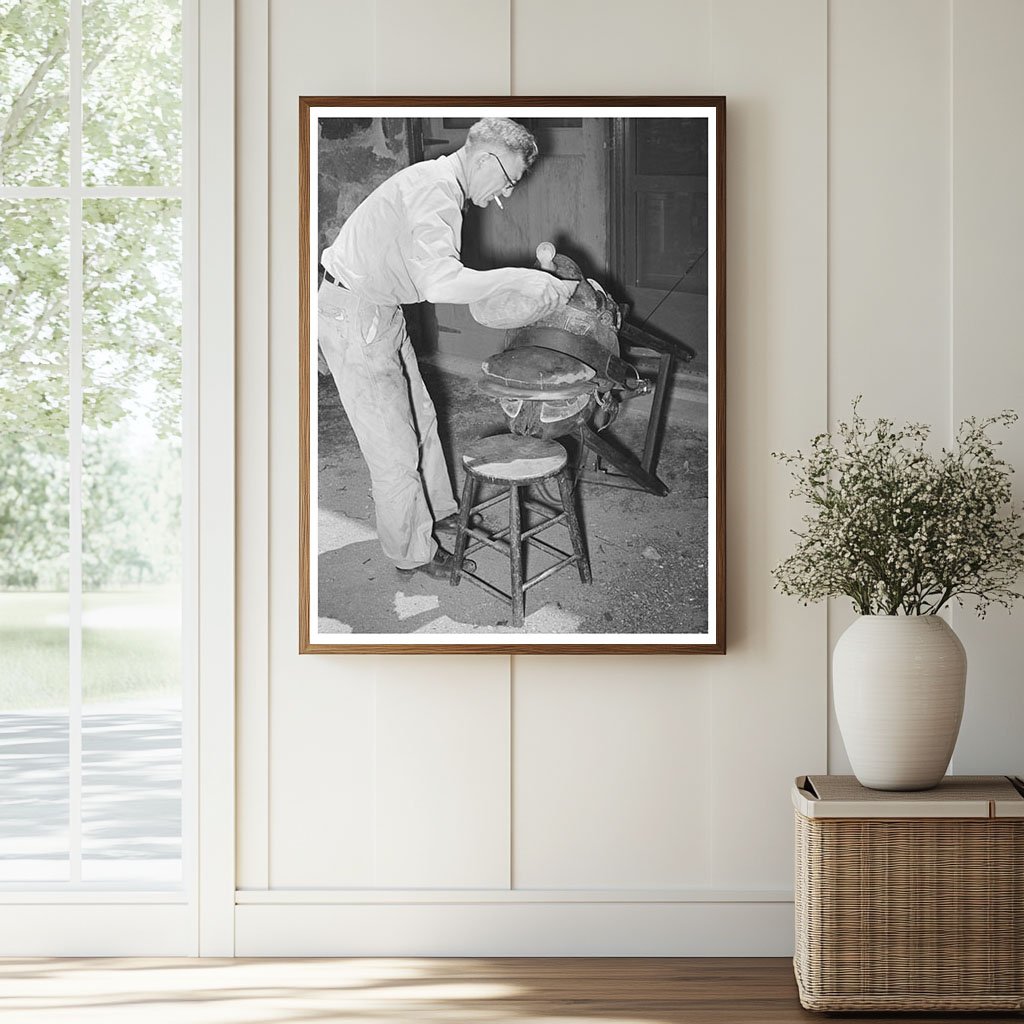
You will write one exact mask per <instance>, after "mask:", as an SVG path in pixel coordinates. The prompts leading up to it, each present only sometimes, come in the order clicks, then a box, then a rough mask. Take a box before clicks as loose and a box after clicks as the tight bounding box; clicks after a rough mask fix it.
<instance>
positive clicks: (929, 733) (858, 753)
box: [832, 615, 967, 790]
mask: <svg viewBox="0 0 1024 1024" xmlns="http://www.w3.org/2000/svg"><path fill="white" fill-rule="evenodd" d="M966 681H967V655H966V654H965V653H964V648H963V644H961V643H960V640H959V638H958V637H957V635H956V633H954V632H953V630H952V629H950V628H949V625H948V624H947V623H946V622H945V620H943V619H940V618H939V617H938V616H936V615H862V616H860V618H858V619H857V620H856V622H854V623H853V625H852V626H850V628H849V629H848V630H847V631H846V632H845V633H844V634H843V635H842V636H841V637H840V638H839V642H838V643H837V644H836V649H835V651H834V652H833V655H832V687H833V697H834V700H835V708H836V718H837V719H838V721H839V728H840V730H841V731H842V734H843V740H844V742H845V743H846V752H847V754H848V755H849V758H850V764H851V765H852V767H853V771H854V774H855V775H856V776H857V779H858V781H859V782H860V784H861V785H862V786H867V787H868V788H870V789H895V790H900V789H903V790H914V789H930V788H931V787H932V786H936V785H938V783H939V782H940V781H941V780H942V777H943V775H945V773H946V768H947V767H949V760H950V758H951V757H952V756H953V747H954V746H955V744H956V737H957V733H958V732H959V731H960V720H961V718H962V717H963V711H964V688H965V684H966Z"/></svg>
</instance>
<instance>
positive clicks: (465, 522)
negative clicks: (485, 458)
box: [448, 473, 476, 587]
mask: <svg viewBox="0 0 1024 1024" xmlns="http://www.w3.org/2000/svg"><path fill="white" fill-rule="evenodd" d="M475 498H476V477H475V476H473V474H472V473H466V482H465V484H463V486H462V504H461V505H460V506H459V527H458V531H457V532H456V534H455V551H454V552H453V554H454V556H455V557H454V558H453V559H452V574H451V576H449V577H448V582H449V583H450V584H451V585H452V586H453V587H457V586H458V585H459V579H460V578H461V576H462V559H463V556H464V555H465V554H466V527H468V526H469V517H470V514H471V513H472V511H473V501H474V499H475Z"/></svg>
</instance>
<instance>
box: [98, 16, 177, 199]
mask: <svg viewBox="0 0 1024 1024" xmlns="http://www.w3.org/2000/svg"><path fill="white" fill-rule="evenodd" d="M82 50H83V57H82V174H83V180H84V181H85V183H86V184H87V185H177V184H178V183H179V182H180V181H181V80H182V68H181V0H84V3H83V7H82Z"/></svg>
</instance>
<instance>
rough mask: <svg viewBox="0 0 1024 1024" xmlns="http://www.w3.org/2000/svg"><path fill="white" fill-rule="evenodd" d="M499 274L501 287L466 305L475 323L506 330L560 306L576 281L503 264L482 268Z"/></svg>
mask: <svg viewBox="0 0 1024 1024" xmlns="http://www.w3.org/2000/svg"><path fill="white" fill-rule="evenodd" d="M484 273H487V274H495V275H497V274H501V275H503V284H502V287H501V288H500V289H499V290H497V291H495V292H494V293H493V294H491V295H489V296H488V297H487V298H485V299H480V300H479V301H478V302H471V303H470V304H469V311H470V313H471V314H472V315H473V318H474V319H475V320H476V321H477V323H481V324H483V325H484V326H485V327H496V328H498V329H499V330H508V329H509V328H511V327H525V326H526V325H527V324H532V323H535V322H536V321H537V320H540V319H542V318H543V317H546V316H547V315H548V314H549V313H552V312H554V311H555V310H556V309H558V307H559V306H564V305H565V304H566V303H567V302H568V301H569V299H570V298H571V296H572V293H573V292H574V291H576V286H577V285H578V284H579V281H562V280H560V279H559V278H557V277H553V276H552V275H551V274H546V273H544V271H542V270H520V269H518V268H514V267H507V268H504V269H501V270H489V271H484Z"/></svg>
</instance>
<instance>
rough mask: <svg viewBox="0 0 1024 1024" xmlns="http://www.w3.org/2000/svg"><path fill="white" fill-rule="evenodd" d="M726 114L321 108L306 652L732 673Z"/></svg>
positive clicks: (703, 103)
mask: <svg viewBox="0 0 1024 1024" xmlns="http://www.w3.org/2000/svg"><path fill="white" fill-rule="evenodd" d="M724 186H725V100H724V99H723V98H722V97H696V98H687V97H684V98H679V97H675V98H664V97H662V98H651V97H645V98H587V99H582V98H578V97H574V98H550V97H529V98H524V97H505V98H446V99H445V98H424V97H418V98H398V97H386V98H372V97H349V98H325V97H302V98H301V99H300V101H299V191H300V196H299V219H300V232H299V236H300V241H299V353H300V357H299V386H300V403H299V404H300V421H299V435H300V442H299V443H300V450H299V465H300V480H299V502H300V552H299V584H300V585H299V595H300V608H299V638H300V639H299V649H300V651H301V652H302V653H331V652H339V653H341V652H344V653H388V652H394V653H440V652H458V651H461V652H470V653H487V652H494V653H502V652H507V653H561V652H572V653H618V652H622V653H628V652H636V653H645V652H650V653H658V652H663V653H671V652H678V653H708V654H715V653H724V651H725V500H724V499H725V476H724V468H725V461H724V460H725V433H724V426H725V362H724V360H725V188H724Z"/></svg>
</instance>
